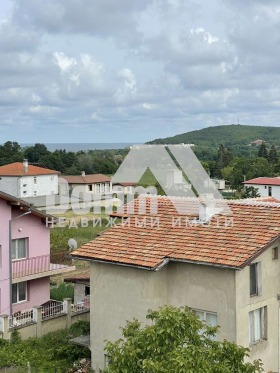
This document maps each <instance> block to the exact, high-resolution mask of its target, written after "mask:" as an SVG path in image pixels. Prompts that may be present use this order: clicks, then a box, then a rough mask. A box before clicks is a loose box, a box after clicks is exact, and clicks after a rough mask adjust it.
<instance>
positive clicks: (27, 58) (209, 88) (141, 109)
mask: <svg viewBox="0 0 280 373" xmlns="http://www.w3.org/2000/svg"><path fill="white" fill-rule="evenodd" d="M6 1H7V0H4V3H5V4H6ZM9 3H10V2H9ZM13 4H14V8H13V10H12V11H10V15H11V16H9V17H6V18H5V19H4V20H3V19H2V20H1V22H0V49H1V59H0V74H1V80H0V106H1V111H0V123H2V124H3V128H4V127H5V128H12V127H13V131H10V132H9V131H5V132H3V133H1V135H3V134H4V137H5V136H6V138H7V139H8V138H9V137H10V138H12V137H13V136H14V135H15V134H16V133H18V134H19V135H20V136H21V135H22V136H25V140H24V141H27V139H26V137H27V136H30V138H32V137H34V136H40V135H41V134H43V133H44V131H45V133H46V135H47V136H49V139H50V140H49V141H52V140H53V141H55V140H56V141H58V137H59V136H60V137H61V140H62V141H63V139H65V136H67V138H68V139H69V141H76V140H78V139H80V141H83V139H84V141H88V136H89V135H90V134H92V136H93V137H94V135H95V134H96V136H98V137H97V138H96V140H97V139H100V141H115V140H116V139H121V138H122V141H123V137H125V136H131V137H133V136H134V139H135V141H143V140H149V139H152V138H154V137H164V136H167V135H172V134H176V133H179V132H184V131H187V130H188V129H195V128H197V127H201V126H203V125H205V124H211V125H213V124H215V123H217V124H221V123H234V122H236V121H237V117H240V118H241V119H240V121H241V122H242V118H244V120H246V121H247V122H248V123H250V124H253V123H256V124H272V125H278V123H279V122H278V116H279V115H278V114H279V113H278V111H279V97H280V84H279V74H280V68H279V63H278V61H279V57H280V50H279V40H280V28H279V21H280V10H279V4H278V2H277V1H273V0H270V1H269V0H268V1H266V2H263V1H260V0H256V1H253V0H248V1H247V2H242V1H240V0H237V1H233V0H213V1H211V2H205V1H202V0H191V1H183V0H162V1H157V0H151V1H148V0H144V1H139V2H133V1H131V0H120V1H118V2H112V1H111V0H96V1H92V2H90V1H88V0H79V1H78V0H67V1H66V0H61V1H59V2H57V1H55V0H49V1H47V2H46V3H44V7H42V4H41V3H40V2H38V1H37V0H14V3H13ZM9 9H10V8H9ZM264 120H265V121H266V122H265V123H263V121H264ZM22 124H24V125H25V127H26V128H27V130H26V131H25V132H24V133H22V132H21V126H22ZM104 128H106V130H104ZM140 128H145V130H142V131H141V130H140ZM15 129H17V130H15ZM51 129H54V131H55V135H54V132H53V131H51ZM79 129H80V132H79ZM0 131H1V128H0ZM149 131H150V132H149ZM83 136H84V137H83ZM138 136H139V138H138ZM2 137H3V136H2ZM43 139H44V141H45V140H46V139H45V138H44V137H43ZM96 140H95V141H96ZM34 141H39V139H36V140H35V139H34Z"/></svg>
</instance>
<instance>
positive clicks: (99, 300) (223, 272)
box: [91, 263, 235, 371]
mask: <svg viewBox="0 0 280 373" xmlns="http://www.w3.org/2000/svg"><path fill="white" fill-rule="evenodd" d="M91 281H92V282H91V304H94V307H92V308H91V340H92V362H93V368H94V369H96V371H98V369H103V368H104V354H105V352H104V349H103V348H104V340H109V341H115V340H117V339H119V338H120V337H121V330H120V327H122V326H125V324H126V320H133V318H137V319H138V320H139V321H142V322H145V323H146V320H145V316H146V313H147V310H148V309H158V308H159V307H160V306H164V305H166V304H171V305H174V306H189V307H193V308H197V309H200V310H204V311H209V312H217V314H218V323H219V325H220V326H221V333H220V336H219V339H221V340H222V339H224V338H228V339H229V340H233V341H234V340H235V274H234V271H233V270H229V269H220V268H214V267H210V266H209V267H207V266H204V267H202V266H198V265H194V264H185V263H184V264H182V263H170V264H169V265H168V266H167V267H164V268H162V269H161V270H160V271H158V272H149V271H146V270H143V269H136V268H129V267H123V266H116V265H110V264H94V263H93V264H91Z"/></svg>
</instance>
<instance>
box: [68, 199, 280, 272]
mask: <svg viewBox="0 0 280 373" xmlns="http://www.w3.org/2000/svg"><path fill="white" fill-rule="evenodd" d="M152 200H153V199H152V198H150V199H149V198H147V201H148V205H151V201H152ZM157 201H158V214H157V215H154V216H152V215H150V214H149V209H148V211H147V212H146V213H145V214H142V215H137V211H136V212H134V214H133V215H132V214H131V215H130V216H129V218H128V219H126V220H123V223H121V224H119V225H117V226H115V227H112V228H109V229H108V230H106V231H104V232H103V233H102V234H101V235H100V236H99V237H97V238H96V239H95V240H93V241H90V242H88V243H86V244H84V245H82V246H81V247H80V248H79V249H77V250H76V251H74V252H73V253H72V254H73V255H74V256H75V257H79V258H84V259H85V258H87V259H92V260H95V261H103V262H111V263H115V264H123V265H131V266H139V267H143V268H146V269H153V270H155V269H157V268H159V267H161V265H163V264H164V263H165V262H166V261H169V260H171V261H172V260H176V261H187V262H195V263H203V264H209V265H217V266H226V267H232V268H241V267H242V266H244V265H246V263H248V262H249V261H250V260H252V258H254V257H255V256H257V255H258V254H260V253H261V252H262V250H263V249H264V248H265V247H266V245H268V244H272V242H274V241H275V240H278V238H280V204H277V203H270V202H260V201H246V200H242V201H230V202H229V206H230V208H231V210H232V217H229V216H227V217H226V216H217V217H213V218H212V220H211V221H210V224H208V225H207V224H205V225H204V224H198V223H194V217H195V216H197V215H198V211H197V208H198V203H197V201H194V200H193V203H192V204H189V200H187V199H185V200H183V199H182V200H181V201H182V203H181V204H182V205H184V204H185V202H184V201H186V202H187V203H186V204H188V205H190V209H189V213H188V214H187V217H186V216H185V215H183V214H182V215H178V213H176V212H175V209H174V207H173V205H172V203H171V202H170V200H169V199H168V198H166V197H158V198H157ZM135 204H136V205H138V207H139V206H141V203H139V201H136V202H135ZM142 207H143V206H142ZM143 218H146V226H145V227H141V226H139V225H140V224H139V222H141V221H143V220H142V219H143ZM156 218H158V221H159V224H157V223H156V220H155V219H156ZM218 218H219V219H220V221H219V220H218ZM178 219H181V224H179V221H178ZM229 219H232V222H233V225H231V224H227V223H229V222H230V221H231V220H229ZM175 221H177V223H178V224H177V225H176V224H174V222H175Z"/></svg>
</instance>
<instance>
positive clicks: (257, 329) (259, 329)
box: [249, 306, 267, 344]
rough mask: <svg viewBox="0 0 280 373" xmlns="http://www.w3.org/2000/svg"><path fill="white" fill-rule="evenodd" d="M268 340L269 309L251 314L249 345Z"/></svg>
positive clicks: (262, 308) (257, 310) (259, 309)
mask: <svg viewBox="0 0 280 373" xmlns="http://www.w3.org/2000/svg"><path fill="white" fill-rule="evenodd" d="M266 338H267V307H266V306H265V307H261V308H258V309H256V310H254V311H251V312H249V343H250V344H253V343H255V342H258V341H261V340H263V339H266Z"/></svg>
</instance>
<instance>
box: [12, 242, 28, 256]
mask: <svg viewBox="0 0 280 373" xmlns="http://www.w3.org/2000/svg"><path fill="white" fill-rule="evenodd" d="M26 242H27V240H26V238H19V239H17V240H12V260H18V259H24V258H26V252H27V247H26V246H27V245H26Z"/></svg>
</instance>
